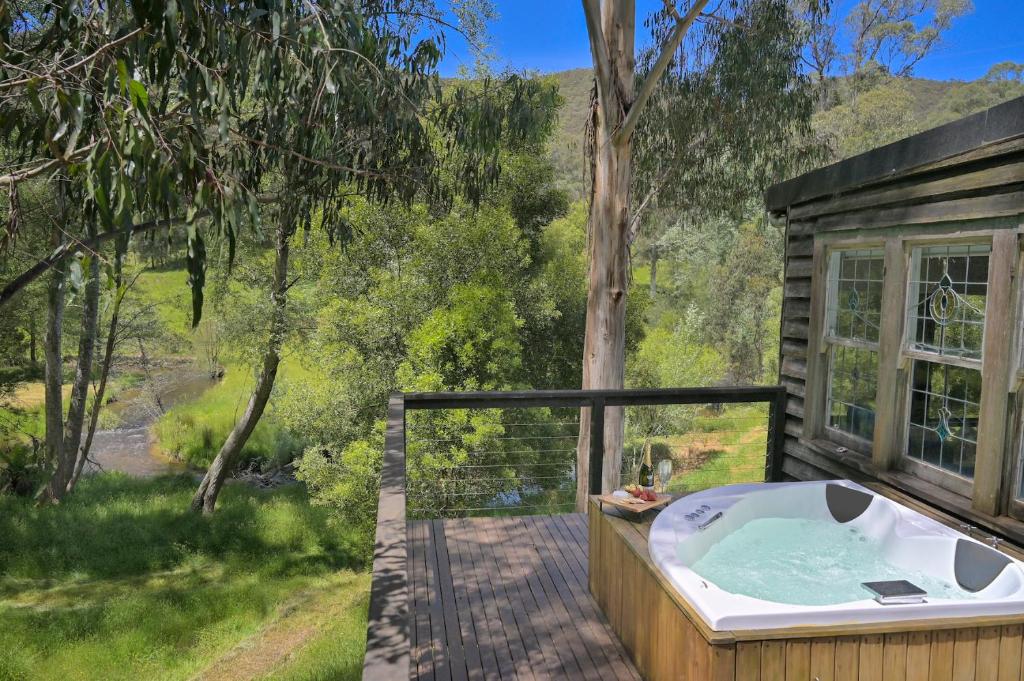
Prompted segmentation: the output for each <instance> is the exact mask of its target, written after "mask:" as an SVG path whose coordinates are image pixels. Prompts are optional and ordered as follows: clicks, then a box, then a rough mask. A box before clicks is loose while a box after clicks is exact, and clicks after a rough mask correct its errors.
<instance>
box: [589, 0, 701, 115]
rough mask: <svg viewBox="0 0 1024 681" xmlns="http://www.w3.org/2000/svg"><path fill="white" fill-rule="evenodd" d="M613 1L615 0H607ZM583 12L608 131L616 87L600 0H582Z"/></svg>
mask: <svg viewBox="0 0 1024 681" xmlns="http://www.w3.org/2000/svg"><path fill="white" fill-rule="evenodd" d="M609 1H611V2H614V1H615V0H609ZM705 1H706V0H705ZM583 14H584V16H585V17H586V19H587V35H588V36H589V37H590V51H591V53H592V54H593V56H594V79H595V80H596V81H597V101H598V104H599V105H600V107H601V114H602V116H601V117H602V118H603V119H604V125H605V130H606V131H608V132H609V133H610V132H611V130H612V127H613V126H614V125H615V117H614V116H615V107H614V106H612V100H611V97H612V96H614V95H615V93H616V92H617V89H616V88H615V87H613V84H612V64H611V57H610V56H609V55H608V41H606V40H605V38H604V30H603V29H602V28H601V2H600V0H583Z"/></svg>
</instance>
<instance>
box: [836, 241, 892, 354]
mask: <svg viewBox="0 0 1024 681" xmlns="http://www.w3.org/2000/svg"><path fill="white" fill-rule="evenodd" d="M883 257H884V255H883V252H882V251H881V250H880V249H864V250H848V251H835V252H833V253H832V259H831V262H830V263H829V271H830V282H829V296H828V310H827V312H828V317H827V319H828V334H829V335H830V336H832V337H835V338H848V339H850V340H860V341H866V342H869V343H877V342H878V329H879V327H880V325H881V324H880V318H881V313H882V279H883V274H884V273H883Z"/></svg>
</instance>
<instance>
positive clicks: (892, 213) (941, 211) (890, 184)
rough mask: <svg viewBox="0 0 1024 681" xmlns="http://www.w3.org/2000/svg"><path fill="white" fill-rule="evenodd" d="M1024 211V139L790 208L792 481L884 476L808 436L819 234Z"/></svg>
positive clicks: (786, 327)
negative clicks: (814, 274)
mask: <svg viewBox="0 0 1024 681" xmlns="http://www.w3.org/2000/svg"><path fill="white" fill-rule="evenodd" d="M1022 213H1024V140H1022V139H1016V140H1011V141H1007V142H1003V143H1000V144H998V145H994V146H992V147H990V148H988V149H979V150H975V151H972V152H970V153H969V154H966V155H964V156H962V157H960V158H959V159H952V160H944V161H942V162H939V163H935V164H932V165H931V166H929V167H926V168H921V169H918V170H917V171H915V172H914V173H913V174H908V175H904V176H902V177H899V178H892V179H889V180H887V181H885V182H879V183H875V184H872V185H869V186H865V187H861V188H858V189H856V190H851V191H847V192H844V193H841V194H837V195H832V196H828V197H825V198H821V199H817V200H815V201H812V202H808V203H804V204H799V205H793V206H789V208H788V209H787V211H786V257H785V275H784V290H783V306H782V324H781V339H780V362H779V381H780V383H781V384H782V385H783V386H785V387H786V389H787V392H788V402H787V409H786V423H785V433H786V437H785V446H784V453H785V458H784V461H783V466H782V470H783V472H784V475H785V476H786V478H787V479H797V480H819V479H829V478H851V479H854V480H863V481H871V480H874V479H878V476H877V475H876V474H875V471H874V469H873V468H872V465H871V462H870V460H868V459H867V458H866V457H863V456H860V455H857V454H852V453H847V452H843V451H838V450H840V449H841V448H840V447H839V446H834V447H832V446H829V445H828V444H827V443H823V442H820V441H818V442H812V441H809V440H807V439H805V437H804V419H805V416H807V415H805V412H804V406H805V404H804V403H805V399H806V398H807V373H808V371H807V370H808V352H809V342H808V341H809V339H810V334H811V333H812V332H813V330H812V329H811V328H810V325H811V317H812V315H811V305H812V292H813V291H814V287H815V286H819V287H821V290H822V291H824V287H825V281H824V280H822V281H812V270H813V267H814V259H813V255H814V244H815V237H816V236H818V237H821V236H823V235H826V234H827V235H836V236H838V235H840V234H843V235H850V236H855V235H858V236H870V234H871V233H878V232H876V231H875V230H882V231H884V232H885V233H886V234H892V233H893V230H900V231H903V230H906V231H908V232H909V233H917V234H920V233H922V232H927V231H928V230H929V229H934V228H935V227H936V226H938V225H943V224H946V225H948V224H949V223H955V222H959V221H970V220H978V219H985V218H1000V219H1002V220H1003V221H1004V222H1006V223H1007V224H1008V225H1011V226H1016V225H1017V219H1018V217H1019V216H1020V215H1021V214H1022ZM1007 218H1011V219H1010V220H1007ZM990 226H991V225H990ZM818 332H819V333H820V330H819V331H818ZM810 345H811V346H813V345H815V343H811V344H810ZM889 482H891V480H890V481H889Z"/></svg>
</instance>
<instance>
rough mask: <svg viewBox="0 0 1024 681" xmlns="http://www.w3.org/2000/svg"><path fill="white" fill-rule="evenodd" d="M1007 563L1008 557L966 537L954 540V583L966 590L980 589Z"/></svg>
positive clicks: (1008, 562)
mask: <svg viewBox="0 0 1024 681" xmlns="http://www.w3.org/2000/svg"><path fill="white" fill-rule="evenodd" d="M1009 564H1010V559H1009V558H1008V557H1007V556H1004V555H1003V554H1001V553H999V552H998V551H996V550H994V549H990V548H989V547H987V546H983V545H982V544H979V543H977V542H973V541H967V540H966V539H957V540H956V555H955V557H954V558H953V573H954V574H955V575H956V583H957V584H959V585H960V587H961V588H963V589H966V590H967V591H970V592H972V593H973V592H975V591H981V590H982V589H984V588H985V587H986V586H988V585H989V584H991V583H992V582H993V581H994V580H995V578H996V577H998V576H999V573H1000V572H1002V571H1003V568H1004V567H1006V566H1007V565H1009Z"/></svg>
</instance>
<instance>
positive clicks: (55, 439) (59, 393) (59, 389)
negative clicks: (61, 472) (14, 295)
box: [41, 228, 66, 499]
mask: <svg viewBox="0 0 1024 681" xmlns="http://www.w3.org/2000/svg"><path fill="white" fill-rule="evenodd" d="M52 241H53V243H52V245H53V246H54V247H55V248H56V247H58V246H60V244H61V243H62V242H63V237H62V236H61V232H60V229H59V228H58V229H54V236H53V239H52ZM65 268H66V265H65V264H64V262H59V263H57V264H56V265H54V267H53V269H52V271H51V272H50V279H49V282H48V283H47V286H46V332H45V334H44V336H43V361H44V363H45V366H44V372H45V373H44V379H43V380H44V392H45V398H44V400H45V404H44V406H43V409H44V412H45V414H44V416H45V423H46V436H45V438H44V448H45V452H46V462H47V464H48V465H49V466H59V465H60V461H61V459H62V458H63V455H64V395H63V390H64V367H63V366H62V357H61V349H62V341H63V339H62V332H63V326H64V286H65V283H66V270H65ZM50 483H51V484H48V485H47V486H46V487H45V488H44V489H43V490H42V491H41V496H42V498H43V499H52V498H54V496H53V491H54V490H53V488H52V483H53V480H52V479H51V480H50Z"/></svg>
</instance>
